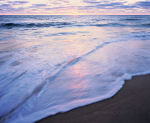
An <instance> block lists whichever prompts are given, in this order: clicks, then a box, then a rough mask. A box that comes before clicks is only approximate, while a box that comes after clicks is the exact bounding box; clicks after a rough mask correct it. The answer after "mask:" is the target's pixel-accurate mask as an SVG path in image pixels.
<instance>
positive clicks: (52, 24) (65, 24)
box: [0, 22, 150, 29]
mask: <svg viewBox="0 0 150 123" xmlns="http://www.w3.org/2000/svg"><path fill="white" fill-rule="evenodd" d="M68 26H71V27H72V26H77V27H78V26H79V27H82V26H96V27H125V26H127V27H128V26H129V27H136V26H138V27H150V23H144V24H138V25H134V24H133V25H132V24H130V25H129V24H122V23H106V24H85V23H83V24H78V23H69V22H48V23H1V24H0V28H8V29H11V28H17V27H23V28H40V27H57V28H63V27H68Z"/></svg>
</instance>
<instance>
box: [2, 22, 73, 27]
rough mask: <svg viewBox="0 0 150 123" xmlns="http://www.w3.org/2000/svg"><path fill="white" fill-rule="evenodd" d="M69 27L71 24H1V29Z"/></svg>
mask: <svg viewBox="0 0 150 123" xmlns="http://www.w3.org/2000/svg"><path fill="white" fill-rule="evenodd" d="M67 25H68V26H69V25H71V23H68V22H49V23H1V24H0V28H15V27H27V28H32V27H51V26H55V27H63V26H67Z"/></svg>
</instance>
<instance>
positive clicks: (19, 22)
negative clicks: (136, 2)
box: [0, 15, 150, 123]
mask: <svg viewBox="0 0 150 123" xmlns="http://www.w3.org/2000/svg"><path fill="white" fill-rule="evenodd" d="M149 20H150V16H143V15H139V16H137V15H136V16H135V15H132V16H100V15H99V16H94V15H91V16H71V15H70V16H59V15H56V16H54V15H53V16H51V15H49V16H47V15H41V16H40V15H34V16H32V15H11V16H10V15H5V16H2V15H1V16H0V122H6V123H30V122H35V121H37V120H40V119H42V118H44V117H46V116H50V115H54V114H56V113H58V112H65V111H68V110H71V109H73V108H77V107H80V106H83V105H86V104H90V103H93V102H96V101H101V100H104V99H107V98H110V97H112V96H113V95H114V94H116V93H117V92H118V91H119V90H120V89H121V88H122V87H123V84H124V80H126V79H131V77H132V76H133V75H142V74H148V73H150V21H149ZM139 93H140V92H139Z"/></svg>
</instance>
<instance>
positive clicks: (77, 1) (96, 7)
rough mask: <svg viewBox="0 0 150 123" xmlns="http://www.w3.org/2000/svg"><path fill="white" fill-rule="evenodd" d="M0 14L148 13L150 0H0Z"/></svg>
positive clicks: (149, 12)
mask: <svg viewBox="0 0 150 123" xmlns="http://www.w3.org/2000/svg"><path fill="white" fill-rule="evenodd" d="M0 14H1V15H7V14H8V15H16V14H23V15H32V14H35V15H138V14H140V15H141V14H142V15H150V0H121V1H120V0H41V1H39V0H18V1H17V0H0Z"/></svg>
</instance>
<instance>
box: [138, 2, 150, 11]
mask: <svg viewBox="0 0 150 123" xmlns="http://www.w3.org/2000/svg"><path fill="white" fill-rule="evenodd" d="M136 5H137V6H140V7H142V8H146V9H150V1H142V2H137V3H136Z"/></svg>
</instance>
